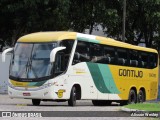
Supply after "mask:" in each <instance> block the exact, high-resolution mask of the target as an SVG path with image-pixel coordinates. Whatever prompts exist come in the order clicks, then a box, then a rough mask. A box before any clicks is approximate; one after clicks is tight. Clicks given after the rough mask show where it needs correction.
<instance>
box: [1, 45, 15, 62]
mask: <svg viewBox="0 0 160 120" xmlns="http://www.w3.org/2000/svg"><path fill="white" fill-rule="evenodd" d="M10 51H13V48H8V49H6V50H4V51H3V52H2V62H5V61H6V54H7V53H8V52H10Z"/></svg>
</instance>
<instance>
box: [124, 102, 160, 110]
mask: <svg viewBox="0 0 160 120" xmlns="http://www.w3.org/2000/svg"><path fill="white" fill-rule="evenodd" d="M125 107H126V108H130V109H136V110H144V111H160V103H137V104H129V105H127V106H125Z"/></svg>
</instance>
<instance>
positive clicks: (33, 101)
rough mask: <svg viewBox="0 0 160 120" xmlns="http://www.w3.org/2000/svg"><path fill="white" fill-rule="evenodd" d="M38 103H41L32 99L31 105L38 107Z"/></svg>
mask: <svg viewBox="0 0 160 120" xmlns="http://www.w3.org/2000/svg"><path fill="white" fill-rule="evenodd" d="M40 102H41V100H40V99H32V104H33V105H34V106H38V105H40Z"/></svg>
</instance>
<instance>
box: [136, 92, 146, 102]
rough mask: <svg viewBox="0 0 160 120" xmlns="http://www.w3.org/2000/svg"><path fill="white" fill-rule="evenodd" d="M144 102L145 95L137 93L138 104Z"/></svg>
mask: <svg viewBox="0 0 160 120" xmlns="http://www.w3.org/2000/svg"><path fill="white" fill-rule="evenodd" d="M144 101H145V94H144V92H143V91H142V90H139V93H138V102H139V103H143V102H144Z"/></svg>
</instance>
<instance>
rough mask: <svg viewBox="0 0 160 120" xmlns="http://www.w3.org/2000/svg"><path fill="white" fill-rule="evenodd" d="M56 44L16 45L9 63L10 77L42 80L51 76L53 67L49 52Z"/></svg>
mask: <svg viewBox="0 0 160 120" xmlns="http://www.w3.org/2000/svg"><path fill="white" fill-rule="evenodd" d="M55 47H57V43H56V42H54V43H43V44H42V43H39V44H37V43H17V44H16V46H15V49H14V54H13V58H12V61H11V68H10V76H12V77H14V78H19V79H20V78H22V79H23V78H27V79H34V78H42V77H47V76H50V75H51V70H52V68H53V65H52V64H51V63H50V52H51V50H53V49H54V48H55Z"/></svg>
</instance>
